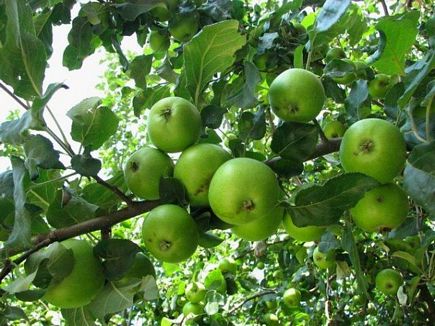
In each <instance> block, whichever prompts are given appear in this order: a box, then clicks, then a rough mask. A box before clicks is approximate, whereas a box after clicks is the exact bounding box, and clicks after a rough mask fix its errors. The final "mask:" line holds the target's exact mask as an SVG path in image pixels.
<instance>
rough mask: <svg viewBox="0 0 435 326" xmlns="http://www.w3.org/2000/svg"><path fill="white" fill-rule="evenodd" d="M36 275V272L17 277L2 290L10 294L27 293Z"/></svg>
mask: <svg viewBox="0 0 435 326" xmlns="http://www.w3.org/2000/svg"><path fill="white" fill-rule="evenodd" d="M36 273H37V271H34V272H33V273H31V274H29V275H26V276H23V277H19V278H17V279H15V280H14V281H13V282H11V283H9V284H8V285H7V286H5V287H4V288H3V289H4V290H5V291H6V292H8V293H10V294H14V293H19V292H24V291H27V290H28V289H29V288H30V286H31V285H32V282H33V280H34V279H35V277H36Z"/></svg>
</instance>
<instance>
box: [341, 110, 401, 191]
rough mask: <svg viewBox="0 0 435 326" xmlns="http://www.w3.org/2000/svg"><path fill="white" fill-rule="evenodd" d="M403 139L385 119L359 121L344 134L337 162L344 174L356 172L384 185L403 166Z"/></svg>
mask: <svg viewBox="0 0 435 326" xmlns="http://www.w3.org/2000/svg"><path fill="white" fill-rule="evenodd" d="M405 159H406V147H405V140H404V138H403V136H402V134H401V133H400V130H399V128H397V127H396V126H395V125H393V124H392V123H391V122H388V121H386V120H382V119H377V118H370V119H364V120H359V121H357V122H356V123H354V124H353V125H351V126H350V127H349V128H348V129H347V130H346V132H345V133H344V136H343V140H342V142H341V144H340V161H341V164H342V166H343V169H344V170H345V171H346V172H360V173H364V174H366V175H368V176H371V177H373V178H375V179H377V180H378V181H379V182H381V183H387V182H390V181H392V180H393V179H394V177H395V176H396V175H397V174H399V173H400V172H401V171H402V169H403V166H404V164H405Z"/></svg>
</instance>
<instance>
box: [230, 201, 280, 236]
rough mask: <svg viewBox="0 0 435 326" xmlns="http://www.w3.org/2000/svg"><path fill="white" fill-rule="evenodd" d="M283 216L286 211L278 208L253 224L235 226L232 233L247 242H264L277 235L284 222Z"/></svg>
mask: <svg viewBox="0 0 435 326" xmlns="http://www.w3.org/2000/svg"><path fill="white" fill-rule="evenodd" d="M283 215H284V209H283V208H282V207H277V208H275V209H273V210H272V211H271V212H270V213H269V214H267V215H264V216H263V217H260V218H258V219H256V220H254V221H252V222H249V223H246V224H242V225H236V226H234V227H233V228H232V229H231V231H232V232H233V233H234V234H235V235H237V236H238V237H239V238H242V239H244V240H247V241H260V240H264V239H267V238H268V237H270V236H271V235H272V234H275V233H276V230H277V229H278V227H279V226H280V224H281V222H282V218H283Z"/></svg>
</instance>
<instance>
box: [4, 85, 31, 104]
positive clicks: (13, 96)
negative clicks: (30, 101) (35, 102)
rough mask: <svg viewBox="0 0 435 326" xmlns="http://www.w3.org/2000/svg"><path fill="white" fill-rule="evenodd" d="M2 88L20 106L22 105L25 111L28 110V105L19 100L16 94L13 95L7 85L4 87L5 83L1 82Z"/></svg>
mask: <svg viewBox="0 0 435 326" xmlns="http://www.w3.org/2000/svg"><path fill="white" fill-rule="evenodd" d="M0 88H1V89H3V90H4V91H5V92H6V93H7V94H8V95H9V96H10V97H12V98H13V99H14V100H15V101H16V102H17V103H18V104H19V105H21V106H22V107H23V108H24V110H26V111H27V110H28V109H29V107H28V106H27V105H26V103H24V102H23V101H21V99H19V98H18V96H16V95H15V94H14V93H12V92H11V91H10V90H9V89H8V88H7V87H6V86H5V85H3V83H1V82H0Z"/></svg>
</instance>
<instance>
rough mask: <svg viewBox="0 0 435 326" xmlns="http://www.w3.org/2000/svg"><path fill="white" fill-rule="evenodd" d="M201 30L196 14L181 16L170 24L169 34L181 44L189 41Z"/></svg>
mask: <svg viewBox="0 0 435 326" xmlns="http://www.w3.org/2000/svg"><path fill="white" fill-rule="evenodd" d="M198 28H199V18H198V15H197V14H196V13H189V14H183V15H182V14H179V15H177V16H176V17H174V18H173V19H172V20H171V21H170V22H169V33H171V35H172V36H173V37H174V38H175V39H176V40H177V41H179V42H187V41H189V40H190V39H191V38H192V37H193V35H195V34H196V32H197V31H198Z"/></svg>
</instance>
